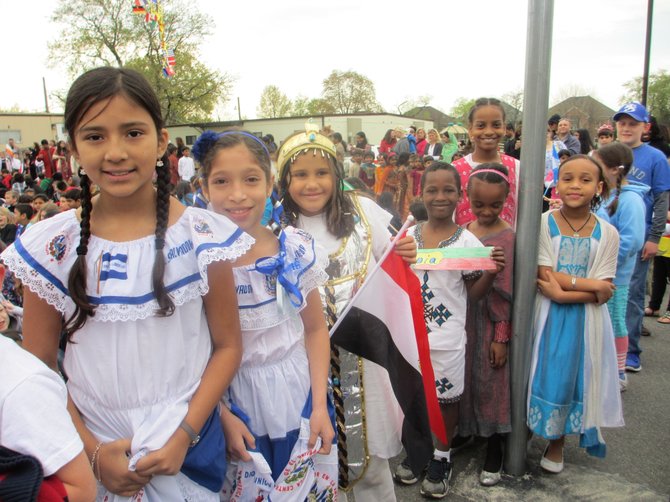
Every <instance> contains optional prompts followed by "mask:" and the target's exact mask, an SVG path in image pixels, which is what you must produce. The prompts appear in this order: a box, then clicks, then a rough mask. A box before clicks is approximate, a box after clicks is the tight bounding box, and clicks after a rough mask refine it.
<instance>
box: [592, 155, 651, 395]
mask: <svg viewBox="0 0 670 502" xmlns="http://www.w3.org/2000/svg"><path fill="white" fill-rule="evenodd" d="M592 156H593V158H594V159H596V160H599V161H600V163H601V164H602V165H603V168H604V171H605V176H606V178H607V183H608V184H609V186H610V193H611V195H610V198H609V199H608V200H607V201H605V202H604V203H603V204H602V205H601V206H600V208H599V209H598V212H597V213H596V214H597V215H598V216H600V217H601V218H602V219H604V220H605V221H607V222H609V223H611V224H612V225H614V228H616V229H617V231H618V232H619V254H618V258H617V267H616V276H615V277H614V285H615V286H616V289H615V290H614V295H613V296H612V299H611V300H610V301H609V302H607V308H608V309H609V311H610V317H611V318H612V328H613V330H614V342H615V345H616V353H617V365H618V368H619V388H620V390H621V391H622V392H623V391H624V390H626V386H627V384H628V379H627V377H626V354H627V353H628V328H627V327H626V305H627V301H628V285H629V284H630V279H631V277H632V275H633V269H634V268H635V262H636V256H637V254H638V253H639V252H640V250H641V249H642V246H644V236H645V226H644V222H645V219H644V218H645V214H646V213H645V211H646V209H645V205H644V197H645V196H646V194H647V193H648V192H649V190H650V188H649V186H647V185H645V184H643V183H638V182H637V181H635V180H633V179H630V180H629V179H626V177H627V176H628V172H629V171H630V168H631V167H632V166H633V150H631V149H630V147H628V146H626V145H624V144H623V143H619V142H616V143H610V144H608V145H605V146H603V147H601V148H599V149H598V150H594V151H593V155H592Z"/></svg>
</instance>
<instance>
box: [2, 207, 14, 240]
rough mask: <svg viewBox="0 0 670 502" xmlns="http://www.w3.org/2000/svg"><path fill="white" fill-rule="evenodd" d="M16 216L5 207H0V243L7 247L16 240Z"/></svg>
mask: <svg viewBox="0 0 670 502" xmlns="http://www.w3.org/2000/svg"><path fill="white" fill-rule="evenodd" d="M15 223H16V215H15V214H14V213H12V212H11V211H10V210H9V209H7V208H6V207H0V241H2V242H3V243H4V244H5V245H7V246H9V245H10V244H11V243H12V242H14V239H16V228H17V227H16V225H15Z"/></svg>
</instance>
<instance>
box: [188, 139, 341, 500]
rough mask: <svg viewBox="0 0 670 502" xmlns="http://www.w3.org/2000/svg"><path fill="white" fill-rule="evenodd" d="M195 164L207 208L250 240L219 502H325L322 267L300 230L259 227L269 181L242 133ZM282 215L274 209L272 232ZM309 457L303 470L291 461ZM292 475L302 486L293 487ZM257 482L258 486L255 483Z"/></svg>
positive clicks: (330, 463)
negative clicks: (288, 500)
mask: <svg viewBox="0 0 670 502" xmlns="http://www.w3.org/2000/svg"><path fill="white" fill-rule="evenodd" d="M193 155H194V157H195V159H196V160H197V161H198V164H199V165H200V169H201V176H202V181H203V185H202V188H203V192H204V194H205V196H206V197H207V199H208V200H209V203H210V205H211V208H212V209H213V210H214V211H215V212H216V213H219V214H222V215H224V216H227V217H228V218H230V219H231V220H232V221H233V222H234V223H235V224H236V225H238V226H239V227H240V228H241V229H242V230H244V231H245V232H246V233H248V234H249V235H251V236H252V237H253V238H254V239H255V244H254V246H253V247H252V248H251V250H250V251H249V252H248V253H247V254H245V255H244V257H242V258H241V259H239V260H238V261H237V262H236V263H235V268H234V269H233V276H234V278H235V290H236V293H237V304H238V306H239V314H240V325H241V327H242V346H243V351H242V363H241V365H240V369H239V371H238V372H237V374H236V375H235V378H233V381H232V382H231V384H230V387H229V389H228V393H227V395H226V396H225V397H224V400H223V404H224V406H222V409H221V422H222V424H223V430H224V433H225V436H226V443H227V446H228V452H229V454H230V456H231V458H232V462H231V463H230V465H229V467H228V476H227V477H228V479H229V480H230V483H229V484H228V483H227V484H226V486H224V491H223V497H222V498H223V500H228V499H230V500H248V499H246V498H245V497H246V496H247V494H249V493H256V492H255V490H258V489H261V490H262V491H263V492H266V493H267V494H268V495H269V497H270V498H273V499H274V498H275V497H276V496H279V495H280V494H282V493H286V492H288V491H290V493H291V496H292V497H295V498H293V499H292V500H305V499H307V498H308V495H309V494H310V490H311V492H312V494H313V495H315V496H316V497H317V498H320V497H324V498H325V499H333V498H334V497H335V496H336V494H337V450H336V448H335V447H333V446H332V441H333V438H334V437H335V432H334V425H333V423H332V421H331V413H330V411H332V406H330V405H329V400H328V392H327V389H328V362H329V354H330V348H329V344H330V341H329V337H328V328H327V327H326V322H325V319H324V316H323V310H322V308H321V297H320V296H319V289H318V288H319V286H321V285H322V284H323V283H324V282H325V280H326V278H327V276H326V273H325V271H324V268H325V264H324V262H323V260H319V259H318V258H317V255H316V253H315V244H314V240H313V239H312V238H311V237H310V236H309V235H308V234H306V233H305V232H303V231H302V230H297V229H295V228H293V227H287V228H285V229H283V230H282V231H281V232H279V235H275V234H274V233H273V232H272V230H270V229H269V228H266V227H265V226H264V225H263V223H262V220H263V214H264V212H265V205H266V204H265V203H266V200H267V198H268V197H269V196H270V194H271V193H272V175H271V171H270V155H269V153H268V150H267V147H266V145H265V144H264V143H263V141H262V140H260V139H259V138H257V137H256V136H254V135H252V134H250V133H248V132H245V131H227V132H223V133H220V134H218V133H215V132H213V131H206V132H204V133H203V134H202V135H201V136H200V137H199V138H198V140H197V141H196V143H195V145H194V147H193ZM280 214H281V206H280V205H276V206H275V211H274V220H275V221H274V223H275V225H276V226H277V228H278V222H279V215H280ZM308 457H311V461H310V462H309V467H306V466H305V463H304V462H301V461H298V460H300V459H302V460H305V459H307V458H308ZM298 470H300V474H301V475H302V476H304V477H302V478H301V479H302V483H301V484H300V485H299V486H294V485H292V480H293V479H294V478H295V477H296V475H297V473H298ZM251 471H254V472H255V473H256V474H255V475H253V476H251V475H250V473H251ZM305 471H306V472H305ZM264 472H265V473H266V478H265V481H264V483H263V484H261V485H258V484H257V483H254V482H253V481H254V480H255V479H256V478H258V477H261V476H262V473H264ZM289 489H290V490H289ZM300 490H302V491H300ZM254 498H255V496H254V497H252V498H251V500H253V499H254Z"/></svg>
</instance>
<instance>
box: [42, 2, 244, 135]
mask: <svg viewBox="0 0 670 502" xmlns="http://www.w3.org/2000/svg"><path fill="white" fill-rule="evenodd" d="M162 4H163V6H164V15H163V18H164V22H165V31H164V33H165V39H166V45H167V47H168V48H169V49H173V50H174V52H175V59H176V75H175V76H174V77H172V78H169V79H168V78H163V77H161V71H162V70H161V69H162V64H163V63H162V62H163V56H162V54H161V47H160V43H159V34H158V26H157V25H155V24H154V25H151V24H148V23H145V22H144V18H143V16H137V15H134V14H133V13H132V2H129V1H127V0H60V1H59V2H58V5H57V7H56V9H55V11H54V13H53V15H52V21H53V22H55V23H57V24H58V25H61V26H62V28H63V29H62V31H61V33H60V35H59V36H58V37H57V38H56V40H55V41H54V42H52V43H50V44H49V52H50V57H49V61H50V63H51V64H52V65H53V66H59V67H64V68H65V69H66V71H67V72H68V74H69V75H70V76H71V77H72V78H74V77H76V76H77V75H78V74H80V73H82V72H83V71H85V70H87V69H90V68H94V67H96V66H103V65H108V66H118V67H121V66H124V65H128V66H131V67H133V68H135V69H137V70H138V71H140V72H142V73H143V74H144V75H145V76H146V77H147V79H148V80H149V81H150V82H152V83H153V84H154V86H156V90H157V91H158V94H159V97H160V99H161V106H162V107H163V110H164V113H165V116H164V119H165V121H166V123H168V124H171V123H172V124H173V123H177V122H181V121H199V120H208V119H209V116H210V114H211V112H212V110H213V109H214V107H215V106H216V105H217V103H219V102H225V101H226V100H227V99H228V97H229V92H230V88H231V84H232V78H231V77H230V76H229V75H227V74H222V73H220V72H218V71H213V70H209V69H208V68H206V67H205V65H204V64H203V63H201V62H200V61H199V60H198V50H197V49H198V45H199V44H201V43H202V39H203V37H205V36H207V35H209V34H210V32H211V29H212V27H213V23H212V21H211V19H210V17H208V16H205V15H204V14H202V13H201V12H199V11H198V10H197V8H195V7H194V6H193V4H192V3H188V4H187V3H185V1H184V0H163V2H162Z"/></svg>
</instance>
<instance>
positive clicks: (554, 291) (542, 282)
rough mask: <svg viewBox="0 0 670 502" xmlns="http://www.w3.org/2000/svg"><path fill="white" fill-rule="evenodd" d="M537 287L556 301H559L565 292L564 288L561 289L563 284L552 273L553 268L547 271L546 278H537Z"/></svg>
mask: <svg viewBox="0 0 670 502" xmlns="http://www.w3.org/2000/svg"><path fill="white" fill-rule="evenodd" d="M537 289H539V291H540V293H542V294H543V295H544V296H546V297H547V298H549V299H550V300H553V301H555V302H559V301H560V299H561V295H562V294H563V289H561V285H560V284H559V283H558V281H557V280H556V278H555V277H554V275H553V274H552V273H551V270H546V271H545V273H544V279H538V280H537Z"/></svg>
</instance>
